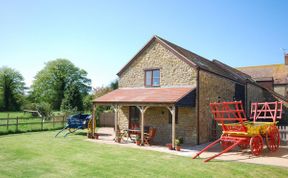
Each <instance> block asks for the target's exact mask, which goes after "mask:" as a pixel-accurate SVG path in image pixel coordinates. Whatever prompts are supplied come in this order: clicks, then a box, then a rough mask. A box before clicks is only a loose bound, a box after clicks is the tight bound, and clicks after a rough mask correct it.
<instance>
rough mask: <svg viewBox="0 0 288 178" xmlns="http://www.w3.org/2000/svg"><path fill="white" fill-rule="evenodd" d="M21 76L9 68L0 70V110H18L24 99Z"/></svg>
mask: <svg viewBox="0 0 288 178" xmlns="http://www.w3.org/2000/svg"><path fill="white" fill-rule="evenodd" d="M24 90H25V83H24V78H23V76H22V75H21V74H20V73H19V72H18V71H16V70H14V69H11V68H9V67H2V68H0V108H1V110H4V111H17V110H20V107H21V104H22V103H23V98H24Z"/></svg>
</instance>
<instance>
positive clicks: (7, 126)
mask: <svg viewBox="0 0 288 178" xmlns="http://www.w3.org/2000/svg"><path fill="white" fill-rule="evenodd" d="M6 128H7V132H8V130H9V113H8V117H7V125H6Z"/></svg>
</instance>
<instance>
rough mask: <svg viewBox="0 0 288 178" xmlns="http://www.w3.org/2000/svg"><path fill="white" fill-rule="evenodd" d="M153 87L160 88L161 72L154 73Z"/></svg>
mask: <svg viewBox="0 0 288 178" xmlns="http://www.w3.org/2000/svg"><path fill="white" fill-rule="evenodd" d="M153 86H160V70H154V71H153Z"/></svg>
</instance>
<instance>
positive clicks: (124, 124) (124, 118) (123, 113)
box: [118, 106, 129, 130]
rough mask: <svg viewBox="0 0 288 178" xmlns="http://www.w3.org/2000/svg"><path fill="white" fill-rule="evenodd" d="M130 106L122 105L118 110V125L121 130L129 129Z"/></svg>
mask: <svg viewBox="0 0 288 178" xmlns="http://www.w3.org/2000/svg"><path fill="white" fill-rule="evenodd" d="M128 124H129V106H122V107H121V109H120V110H119V112H118V125H119V128H120V129H121V130H123V129H128Z"/></svg>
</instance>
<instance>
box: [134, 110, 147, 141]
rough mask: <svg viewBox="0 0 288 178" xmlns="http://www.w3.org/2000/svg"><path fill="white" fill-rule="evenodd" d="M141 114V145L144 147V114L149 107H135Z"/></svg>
mask: <svg viewBox="0 0 288 178" xmlns="http://www.w3.org/2000/svg"><path fill="white" fill-rule="evenodd" d="M136 107H137V108H138V109H139V110H140V112H141V145H144V114H145V112H146V110H147V109H148V108H149V106H136Z"/></svg>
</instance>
